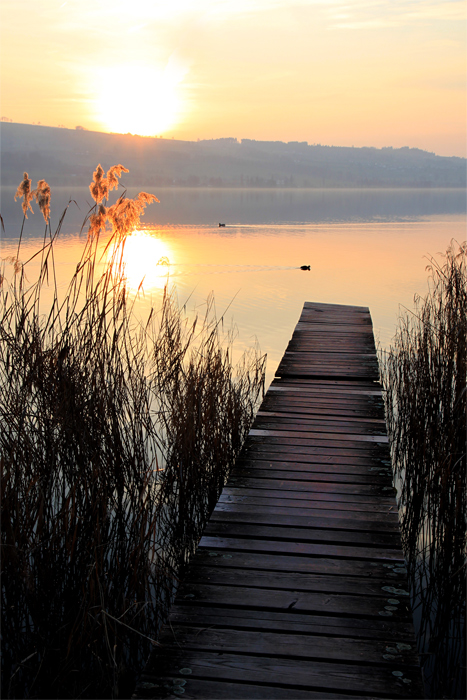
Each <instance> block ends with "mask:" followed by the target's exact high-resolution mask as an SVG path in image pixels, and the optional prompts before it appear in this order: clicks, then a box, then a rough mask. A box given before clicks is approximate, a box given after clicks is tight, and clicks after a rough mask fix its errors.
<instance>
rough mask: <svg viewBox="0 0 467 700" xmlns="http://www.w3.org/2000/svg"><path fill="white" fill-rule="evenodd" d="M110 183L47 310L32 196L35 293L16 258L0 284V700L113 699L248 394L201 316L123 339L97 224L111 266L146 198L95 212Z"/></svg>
mask: <svg viewBox="0 0 467 700" xmlns="http://www.w3.org/2000/svg"><path fill="white" fill-rule="evenodd" d="M122 170H124V169H123V167H122V166H116V168H114V169H111V171H109V173H108V174H107V184H106V183H104V185H103V184H102V180H103V179H105V178H104V175H103V172H102V173H100V172H99V171H98V170H96V173H98V174H99V175H100V177H98V182H96V174H95V176H94V179H93V183H94V185H95V188H94V189H95V193H94V194H95V197H94V198H95V201H96V204H95V206H94V207H93V209H92V210H91V211H90V213H89V215H88V223H89V232H88V237H87V242H86V244H85V245H84V249H83V254H82V257H81V260H80V262H79V264H78V265H77V268H76V272H75V274H74V276H73V278H72V280H71V281H70V285H69V288H68V290H67V291H66V293H65V294H64V297H63V299H61V298H59V295H58V292H57V289H56V285H54V281H53V280H54V265H53V249H54V241H55V239H56V236H57V235H58V233H59V230H60V226H59V227H58V229H57V231H56V232H55V233H52V231H51V229H50V221H49V218H48V212H49V209H48V207H49V202H50V196H49V198H48V199H47V201H46V202H45V203H44V206H45V205H46V211H47V216H45V214H44V218H45V219H46V228H45V236H44V245H43V248H42V250H41V251H40V252H39V254H40V256H41V260H42V262H41V270H40V275H39V279H38V281H37V282H36V283H35V284H33V285H31V286H29V285H28V283H27V278H26V275H25V271H26V270H27V266H23V264H22V263H21V262H20V257H21V255H20V253H21V250H20V249H19V250H18V256H17V259H16V260H14V261H13V263H14V266H15V270H16V274H15V275H14V276H13V278H12V281H11V283H10V284H8V283H7V281H6V279H5V277H2V279H3V283H2V284H0V317H1V325H0V333H1V343H0V419H1V432H0V450H1V462H2V485H1V489H2V490H1V497H2V552H1V553H2V560H1V566H2V697H11V698H13V697H16V698H20V697H21V698H34V697H47V698H66V697H73V698H75V697H125V696H128V692H129V690H128V689H129V688H131V681H132V678H133V676H134V674H135V672H137V670H138V669H139V668H141V665H142V663H143V662H144V659H145V657H146V655H147V653H148V651H149V649H150V647H151V644H152V643H155V642H154V640H156V638H157V631H158V629H159V626H160V624H161V621H162V620H163V619H164V618H165V616H166V615H167V611H168V607H169V605H170V601H171V598H172V595H173V592H174V586H175V585H176V581H177V576H178V573H179V571H180V567H181V565H182V564H183V562H185V561H186V559H187V557H188V556H189V554H190V552H191V551H193V549H194V547H195V545H196V543H197V540H198V538H199V535H200V533H201V531H202V528H203V525H204V523H205V521H206V518H207V516H208V514H209V512H210V509H211V508H212V507H213V505H214V504H215V503H216V501H217V499H218V496H219V493H220V490H221V488H222V486H223V484H224V481H225V478H226V475H227V473H228V471H229V469H230V467H231V466H232V464H233V461H234V459H235V457H236V455H237V454H238V452H239V450H240V448H241V445H242V443H243V440H244V438H245V437H246V435H247V432H248V430H249V426H250V423H251V421H252V419H253V415H254V411H255V408H256V405H257V402H258V399H259V398H260V395H261V393H262V390H263V382H264V364H265V360H264V357H260V356H259V354H258V352H257V351H255V350H253V351H252V352H251V354H250V355H249V356H247V357H245V358H244V360H243V363H242V364H241V365H240V366H238V367H233V366H232V362H231V347H230V345H229V343H224V342H223V341H222V338H221V334H220V332H219V324H218V321H217V320H216V318H215V316H214V314H213V312H212V305H209V304H208V311H207V313H206V316H205V318H203V319H198V320H195V321H192V322H191V323H189V322H188V321H187V320H186V319H185V318H184V316H183V315H182V313H181V312H180V311H179V310H178V308H177V307H176V304H175V303H174V300H173V298H172V297H171V295H170V294H169V293H168V292H167V290H166V292H165V294H164V297H163V301H162V308H161V310H160V311H159V312H158V313H155V312H154V313H152V314H151V316H150V319H149V321H148V322H147V323H146V325H144V326H141V325H140V324H139V323H138V321H137V320H136V318H135V315H134V312H133V308H132V306H131V303H130V301H129V296H128V293H127V290H126V287H125V279H124V276H123V274H122V270H121V266H120V264H119V263H120V260H119V259H116V260H115V259H114V260H111V261H110V263H109V264H108V265H107V266H106V267H105V269H104V271H103V272H99V270H100V268H99V266H98V250H99V246H100V238H101V237H102V234H103V231H104V229H105V226H106V225H108V224H109V222H110V223H111V225H112V234H111V236H110V240H109V242H108V246H107V250H108V251H110V250H112V249H113V250H115V251H120V253H118V255H120V254H121V248H122V246H121V245H119V244H120V243H121V242H122V241H124V238H125V235H126V233H127V232H128V231H129V230H130V227H133V226H134V225H135V221H136V220H137V219H138V217H139V214H141V212H142V209H143V207H144V206H145V204H147V203H149V201H151V197H152V195H145V193H142V194H141V195H140V196H139V198H136V199H135V200H128V199H126V198H125V196H124V195H123V196H122V197H120V199H118V201H117V202H116V204H114V205H113V207H109V208H107V207H106V206H105V204H106V200H105V196H106V194H108V189H109V183H110V185H112V186H115V183H114V179H115V178H116V176H120V174H121V172H122ZM109 174H110V176H109ZM112 178H113V179H112ZM26 179H27V174H25V180H26ZM41 183H42V181H41ZM93 183H91V187H92V186H93ZM45 184H46V183H45ZM103 186H105V187H104V189H105V188H107V189H105V192H104V195H102V187H103ZM23 190H24V191H25V192H26V197H27V203H28V204H29V202H30V195H31V192H30V186H29V187H28V186H27V183H26V186H24V185H23ZM41 192H42V193H43V194H44V186H43V184H42V185H41ZM46 194H47V192H46ZM48 194H49V195H50V191H49V192H48ZM42 196H43V195H42ZM25 201H26V200H25ZM42 201H44V200H42ZM26 211H27V207H26V210H25V212H24V213H25V214H26ZM41 211H43V210H42V208H41ZM43 213H44V211H43ZM23 225H24V221H23ZM114 243H115V244H116V245H114ZM116 255H117V253H116ZM49 278H50V280H49V281H50V284H51V285H52V288H53V289H55V294H54V298H53V301H52V303H51V304H50V305H48V307H47V312H46V314H45V315H43V314H42V313H41V294H42V292H43V289H44V285H45V284H46V282H47V280H48V279H49Z"/></svg>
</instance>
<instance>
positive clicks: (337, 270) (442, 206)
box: [1, 187, 466, 383]
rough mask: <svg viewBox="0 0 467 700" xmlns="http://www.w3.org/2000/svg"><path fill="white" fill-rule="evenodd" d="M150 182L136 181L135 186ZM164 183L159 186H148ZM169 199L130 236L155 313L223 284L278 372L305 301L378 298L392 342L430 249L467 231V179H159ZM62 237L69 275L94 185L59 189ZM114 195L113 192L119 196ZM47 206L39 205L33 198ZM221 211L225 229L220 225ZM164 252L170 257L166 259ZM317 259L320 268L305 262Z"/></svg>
mask: <svg viewBox="0 0 467 700" xmlns="http://www.w3.org/2000/svg"><path fill="white" fill-rule="evenodd" d="M141 189H146V188H143V187H142V188H138V189H135V188H132V189H129V190H128V193H127V194H128V196H130V197H132V196H135V195H136V194H137V193H138V192H139V191H140V190H141ZM147 189H148V191H150V192H151V191H153V189H154V188H147ZM14 192H15V189H14V188H10V187H4V188H2V190H1V194H2V201H1V213H2V217H3V220H4V224H5V233H4V234H3V235H2V246H1V257H2V258H3V259H5V258H6V257H8V256H10V255H14V254H15V253H16V246H17V241H18V235H19V231H20V229H21V222H22V211H21V204H20V202H18V201H17V202H15V201H14ZM154 193H155V194H156V195H157V197H158V198H159V199H160V204H153V205H151V206H150V207H149V208H148V209H147V210H146V213H145V215H144V217H143V220H142V221H143V223H144V227H143V228H142V231H141V234H140V235H139V237H135V238H134V239H133V238H131V239H129V240H128V241H127V245H126V253H125V254H126V264H127V272H128V279H129V286H130V288H131V289H133V290H134V292H135V293H136V290H137V289H138V287H139V285H140V282H141V280H143V278H144V282H143V292H144V293H140V295H139V300H138V305H139V307H140V308H141V310H142V313H145V312H146V311H147V310H148V309H149V307H150V305H151V304H155V306H156V307H157V306H158V303H159V300H160V297H161V294H162V289H163V287H164V285H165V284H166V283H167V282H168V284H169V287H171V288H172V287H174V288H175V290H176V293H177V297H178V301H179V304H180V305H181V306H183V305H186V308H187V312H188V313H190V314H191V313H193V312H195V311H198V312H199V313H203V309H204V308H205V307H204V304H205V302H206V299H207V297H208V295H209V294H210V293H211V292H213V293H214V297H215V302H216V308H217V313H218V315H219V316H220V315H222V314H225V315H224V327H225V328H230V327H232V326H233V325H234V326H235V329H236V334H237V341H236V348H237V353H238V354H240V353H241V352H242V351H243V349H245V348H248V347H250V346H251V344H252V343H254V342H255V340H257V341H258V342H259V344H260V347H261V350H262V351H263V352H265V353H267V354H268V369H267V382H268V383H269V382H270V381H271V380H272V378H273V376H274V372H275V369H276V368H277V365H278V363H279V361H280V359H281V357H282V355H283V353H284V351H285V348H286V346H287V343H288V340H289V339H290V337H291V334H292V332H293V328H294V326H295V324H296V323H297V320H298V317H299V315H300V312H301V309H302V306H303V303H304V302H305V301H319V302H325V303H326V302H328V303H338V304H355V305H361V306H369V307H370V311H371V314H372V318H373V323H374V328H375V336H376V338H377V340H379V342H380V343H381V344H382V345H383V346H386V345H388V344H389V342H390V340H391V339H392V337H393V335H394V331H395V327H396V322H397V317H398V312H399V304H402V305H404V306H406V307H408V308H411V306H412V301H413V295H414V294H415V293H419V294H424V292H425V291H426V288H427V287H426V284H427V283H426V280H427V273H426V270H425V268H426V265H427V264H428V260H427V258H426V257H425V256H427V255H428V256H429V255H436V254H437V253H438V252H444V251H445V250H446V248H447V247H448V245H449V243H450V241H451V240H452V239H453V238H454V239H456V240H458V241H459V242H460V241H461V240H463V239H464V238H465V223H466V199H465V192H464V191H463V190H292V189H283V190H272V189H271V190H266V189H264V190H228V189H189V188H185V189H178V188H173V189H165V190H163V189H157V191H154ZM71 196H73V198H74V201H72V202H71V203H70V204H69V207H68V211H67V214H66V217H65V219H64V221H63V225H62V229H61V233H60V235H59V237H58V239H57V243H56V252H55V257H56V263H57V271H58V285H59V287H65V286H66V285H67V283H68V281H69V279H70V278H71V275H72V274H73V271H74V267H75V265H76V261H77V260H78V258H79V252H80V250H81V246H82V245H83V243H84V240H85V238H86V231H87V227H85V228H84V229H83V232H82V233H81V234H80V230H81V226H82V222H83V219H84V217H85V215H86V213H87V212H88V211H89V207H90V203H91V201H92V200H91V197H90V195H89V191H88V190H87V189H86V188H77V190H76V191H74V192H73V191H71V189H70V188H52V201H51V209H52V230H55V228H56V226H57V224H58V221H59V218H60V215H61V213H62V212H63V209H64V208H65V207H66V206H67V204H68V202H69V199H70V197H71ZM114 199H115V194H114V197H113V198H112V199H111V201H114ZM33 208H35V210H36V209H37V205H36V206H35V205H34V204H33ZM219 222H221V223H225V224H226V226H225V228H224V227H222V228H219V225H218V224H219ZM43 235H44V227H43V220H42V217H41V216H40V214H39V213H38V212H37V211H35V214H34V215H31V214H29V218H28V220H27V221H26V222H25V227H24V233H23V243H22V254H21V256H20V257H21V259H22V260H23V261H24V260H26V259H28V257H30V255H32V254H33V253H34V252H35V251H36V250H37V249H38V248H39V247H40V245H41V241H42V237H43ZM161 260H165V261H166V262H167V263H168V264H158V262H160V261H161ZM301 265H310V266H311V270H310V271H309V272H308V271H306V272H305V271H302V270H300V269H299V268H300V266H301Z"/></svg>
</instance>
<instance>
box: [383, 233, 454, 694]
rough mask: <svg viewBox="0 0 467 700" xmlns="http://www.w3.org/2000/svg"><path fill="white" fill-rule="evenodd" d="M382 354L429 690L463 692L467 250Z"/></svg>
mask: <svg viewBox="0 0 467 700" xmlns="http://www.w3.org/2000/svg"><path fill="white" fill-rule="evenodd" d="M428 269H429V272H430V280H429V293H428V295H427V296H426V298H424V299H422V298H420V297H416V298H415V307H414V310H413V311H412V312H407V313H405V314H404V315H403V316H402V317H401V319H400V326H399V330H398V333H397V335H396V337H395V339H394V345H393V347H391V349H390V351H389V353H388V354H387V355H386V356H385V357H383V363H382V365H383V383H384V388H385V391H386V408H387V419H388V428H389V436H390V442H391V449H392V456H393V464H394V468H395V472H396V480H397V482H398V483H399V486H400V513H401V525H402V535H403V544H404V547H405V551H406V556H407V559H408V561H409V568H410V572H409V573H410V579H411V581H412V589H413V590H412V592H413V602H414V619H415V621H416V622H417V624H419V625H420V631H419V638H420V652H421V654H422V663H423V666H424V674H425V680H426V684H427V688H428V689H429V693H430V696H431V697H436V698H438V697H459V698H460V697H465V657H464V654H465V640H464V636H465V592H466V562H465V554H466V483H465V479H466V440H467V412H466V398H467V395H466V392H467V386H466V378H467V247H466V245H463V246H458V245H456V244H454V243H453V244H452V246H451V247H450V248H449V249H448V250H447V252H446V254H445V256H444V259H442V260H441V261H437V260H435V259H432V260H431V261H430V265H429V268H428Z"/></svg>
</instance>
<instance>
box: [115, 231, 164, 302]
mask: <svg viewBox="0 0 467 700" xmlns="http://www.w3.org/2000/svg"><path fill="white" fill-rule="evenodd" d="M122 245H124V247H123V255H122V256H120V251H115V250H110V249H109V257H113V256H114V253H116V255H115V259H116V260H118V261H120V257H121V262H122V263H123V272H124V276H125V279H126V284H127V288H128V289H129V290H130V291H132V292H137V291H138V290H139V289H140V288H141V289H142V290H143V291H144V292H150V291H152V290H156V289H163V288H164V286H165V284H166V282H167V276H168V273H169V269H170V262H171V255H172V251H171V250H170V248H169V246H168V245H167V244H166V243H165V242H164V241H162V240H161V239H160V238H156V237H155V236H154V235H151V233H148V232H146V231H133V233H131V234H130V235H129V236H127V237H126V239H125V242H124V244H122Z"/></svg>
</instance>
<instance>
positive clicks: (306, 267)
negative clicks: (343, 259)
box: [219, 224, 310, 270]
mask: <svg viewBox="0 0 467 700" xmlns="http://www.w3.org/2000/svg"><path fill="white" fill-rule="evenodd" d="M219 226H220V224H219ZM309 269H310V266H309V265H301V266H300V270H309Z"/></svg>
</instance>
